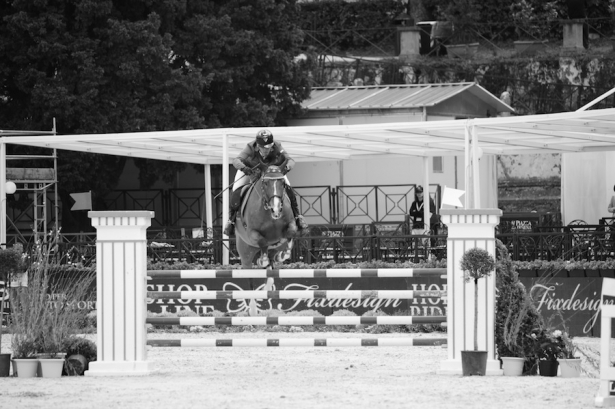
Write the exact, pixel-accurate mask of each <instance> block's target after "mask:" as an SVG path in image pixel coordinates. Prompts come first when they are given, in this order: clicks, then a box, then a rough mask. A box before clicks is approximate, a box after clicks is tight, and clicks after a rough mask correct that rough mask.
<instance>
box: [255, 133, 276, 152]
mask: <svg viewBox="0 0 615 409" xmlns="http://www.w3.org/2000/svg"><path fill="white" fill-rule="evenodd" d="M256 143H257V144H258V145H260V146H262V147H265V148H271V147H272V146H273V134H272V133H271V131H269V130H268V129H261V130H260V131H258V132H257V133H256Z"/></svg>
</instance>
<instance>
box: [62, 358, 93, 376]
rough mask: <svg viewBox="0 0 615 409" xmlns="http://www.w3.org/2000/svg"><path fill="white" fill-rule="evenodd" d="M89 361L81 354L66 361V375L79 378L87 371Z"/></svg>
mask: <svg viewBox="0 0 615 409" xmlns="http://www.w3.org/2000/svg"><path fill="white" fill-rule="evenodd" d="M87 366H88V360H87V359H86V357H85V356H83V355H81V354H74V355H71V356H69V357H68V358H67V359H66V366H65V367H64V369H65V372H66V375H68V376H79V375H83V372H85V370H86V369H87Z"/></svg>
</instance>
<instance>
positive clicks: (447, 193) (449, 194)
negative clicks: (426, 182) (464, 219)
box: [442, 186, 465, 207]
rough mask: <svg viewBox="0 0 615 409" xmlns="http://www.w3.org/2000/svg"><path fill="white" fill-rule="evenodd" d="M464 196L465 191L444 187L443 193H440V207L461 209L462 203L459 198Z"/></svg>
mask: <svg viewBox="0 0 615 409" xmlns="http://www.w3.org/2000/svg"><path fill="white" fill-rule="evenodd" d="M464 194H465V190H458V189H451V188H450V187H446V186H444V193H442V205H445V204H446V205H450V206H455V207H463V203H461V200H459V198H460V197H461V196H463V195H464Z"/></svg>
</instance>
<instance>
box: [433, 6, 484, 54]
mask: <svg viewBox="0 0 615 409" xmlns="http://www.w3.org/2000/svg"><path fill="white" fill-rule="evenodd" d="M440 14H441V18H442V19H443V20H445V21H446V22H449V23H450V24H451V25H452V35H451V43H450V44H447V45H446V50H447V53H448V54H449V56H451V57H457V58H465V59H469V58H471V57H472V56H474V55H475V54H476V52H477V51H478V47H479V43H478V42H477V41H476V34H475V32H476V23H477V22H478V21H480V11H479V8H478V2H477V1H476V0H458V1H452V2H449V3H447V4H446V6H444V7H443V8H441V10H440Z"/></svg>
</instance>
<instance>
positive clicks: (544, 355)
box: [530, 328, 564, 376]
mask: <svg viewBox="0 0 615 409" xmlns="http://www.w3.org/2000/svg"><path fill="white" fill-rule="evenodd" d="M530 337H531V338H532V339H533V340H534V341H535V346H536V353H537V355H538V359H539V361H538V369H539V371H540V376H557V370H558V366H559V363H558V362H557V360H558V358H562V357H563V356H564V355H563V352H562V351H563V349H564V341H563V340H562V331H560V330H554V331H549V330H546V329H544V328H537V329H535V330H534V331H532V334H531V335H530Z"/></svg>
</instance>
